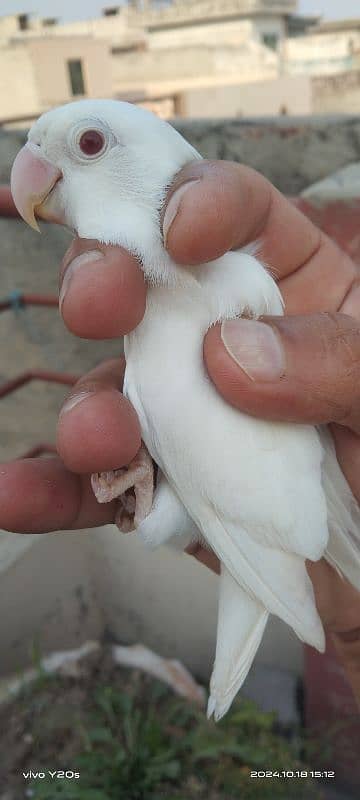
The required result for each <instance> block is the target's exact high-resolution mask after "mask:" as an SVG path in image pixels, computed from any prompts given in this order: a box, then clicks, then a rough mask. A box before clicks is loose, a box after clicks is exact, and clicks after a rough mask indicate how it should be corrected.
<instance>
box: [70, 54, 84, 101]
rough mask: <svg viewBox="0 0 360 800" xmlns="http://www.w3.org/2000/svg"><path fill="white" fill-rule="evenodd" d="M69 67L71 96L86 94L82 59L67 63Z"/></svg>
mask: <svg viewBox="0 0 360 800" xmlns="http://www.w3.org/2000/svg"><path fill="white" fill-rule="evenodd" d="M67 66H68V72H69V78H70V86H71V94H72V95H74V96H75V95H78V94H85V83H84V74H83V67H82V61H80V59H71V60H70V61H68V62H67Z"/></svg>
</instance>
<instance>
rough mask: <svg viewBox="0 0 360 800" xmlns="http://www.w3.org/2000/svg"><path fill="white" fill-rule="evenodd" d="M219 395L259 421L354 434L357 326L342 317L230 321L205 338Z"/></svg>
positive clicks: (358, 386) (359, 360)
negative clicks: (328, 426)
mask: <svg viewBox="0 0 360 800" xmlns="http://www.w3.org/2000/svg"><path fill="white" fill-rule="evenodd" d="M204 358H205V363H206V366H207V369H208V372H209V375H210V377H211V378H212V380H213V382H214V383H215V385H216V387H217V389H218V391H219V392H220V393H221V394H222V395H223V397H224V398H225V399H226V400H227V401H228V402H229V403H231V405H233V406H236V407H237V408H239V409H241V410H242V411H244V412H246V413H248V414H253V415H254V416H259V417H262V418H264V419H274V420H283V421H290V422H306V423H310V424H318V423H329V422H338V423H340V424H342V425H346V426H348V427H350V428H352V429H353V430H354V431H355V432H357V433H359V432H360V327H359V324H358V323H357V322H356V321H355V320H353V319H352V318H351V317H348V316H346V315H345V314H314V315H310V316H294V317H264V318H263V320H262V321H253V320H245V319H236V320H231V321H230V322H225V323H223V325H222V326H221V327H220V326H219V325H217V326H216V327H214V328H211V329H210V331H209V332H208V334H207V336H206V338H205V341H204Z"/></svg>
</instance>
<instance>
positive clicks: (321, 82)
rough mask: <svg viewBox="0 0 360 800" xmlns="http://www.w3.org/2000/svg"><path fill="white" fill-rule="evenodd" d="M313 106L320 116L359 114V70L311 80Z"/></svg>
mask: <svg viewBox="0 0 360 800" xmlns="http://www.w3.org/2000/svg"><path fill="white" fill-rule="evenodd" d="M312 93H313V106H314V108H316V109H317V111H318V113H320V114H327V113H329V112H339V113H344V114H359V113H360V70H352V71H351V72H342V73H339V74H335V75H323V76H318V77H316V78H315V77H313V78H312Z"/></svg>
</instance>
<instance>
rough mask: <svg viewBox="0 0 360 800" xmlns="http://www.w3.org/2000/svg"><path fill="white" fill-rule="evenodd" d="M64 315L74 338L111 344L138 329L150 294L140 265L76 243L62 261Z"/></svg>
mask: <svg viewBox="0 0 360 800" xmlns="http://www.w3.org/2000/svg"><path fill="white" fill-rule="evenodd" d="M60 287H61V288H60V298H59V304H60V310H61V314H62V316H63V319H64V322H65V325H66V326H67V327H68V328H69V330H70V331H71V332H72V333H74V334H75V335H76V336H80V337H82V338H86V339H111V338H114V337H117V336H122V335H124V334H126V333H129V331H131V330H133V329H134V328H136V326H137V325H138V324H139V322H141V320H142V318H143V315H144V312H145V302H146V290H145V281H144V276H143V273H142V271H141V269H140V266H139V264H138V262H137V261H136V259H135V258H134V257H133V256H131V255H130V254H129V253H127V252H126V251H125V250H123V249H122V248H120V247H112V246H110V245H103V244H100V243H99V242H97V241H95V240H93V239H75V241H74V242H73V244H72V245H71V247H70V248H69V250H68V251H67V253H66V255H65V258H64V260H63V265H62V269H61V275H60Z"/></svg>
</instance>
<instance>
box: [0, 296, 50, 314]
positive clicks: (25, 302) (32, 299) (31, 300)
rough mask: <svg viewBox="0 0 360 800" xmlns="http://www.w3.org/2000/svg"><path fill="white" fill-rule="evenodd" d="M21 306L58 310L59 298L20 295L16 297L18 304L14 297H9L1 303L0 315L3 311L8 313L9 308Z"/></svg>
mask: <svg viewBox="0 0 360 800" xmlns="http://www.w3.org/2000/svg"><path fill="white" fill-rule="evenodd" d="M17 303H18V304H19V305H20V306H24V307H25V306H47V307H49V308H50V307H54V308H57V307H58V305H59V298H58V297H57V296H56V295H52V294H23V293H19V294H18V295H17V296H16V303H14V298H13V297H8V298H6V300H2V301H1V302H0V313H1V311H7V310H8V309H9V308H13V307H14V305H16V304H17Z"/></svg>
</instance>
